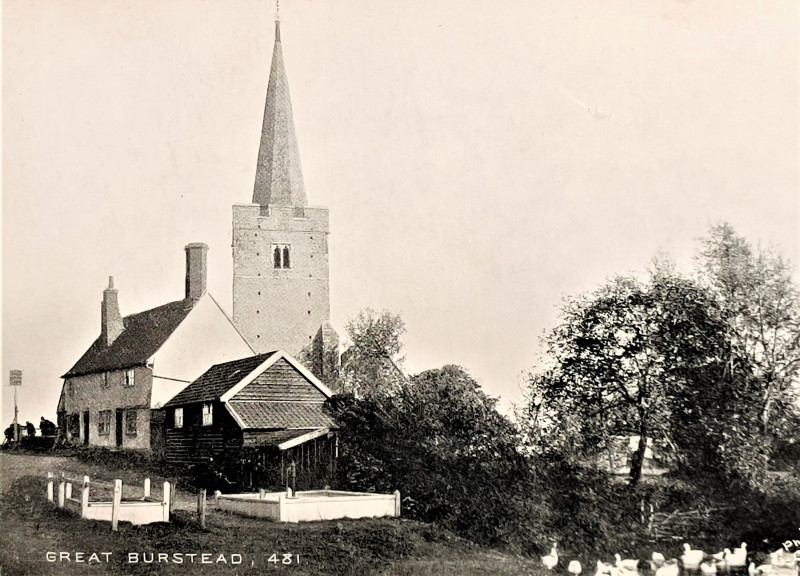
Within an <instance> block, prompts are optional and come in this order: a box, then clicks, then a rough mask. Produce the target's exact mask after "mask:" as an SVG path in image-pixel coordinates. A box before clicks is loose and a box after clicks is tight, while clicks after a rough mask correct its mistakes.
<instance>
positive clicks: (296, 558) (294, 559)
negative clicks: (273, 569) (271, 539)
mask: <svg viewBox="0 0 800 576" xmlns="http://www.w3.org/2000/svg"><path fill="white" fill-rule="evenodd" d="M281 556H282V558H278V555H277V554H273V555H272V556H270V557H269V559H268V560H267V562H272V563H273V564H300V554H291V553H284V554H282V555H281Z"/></svg>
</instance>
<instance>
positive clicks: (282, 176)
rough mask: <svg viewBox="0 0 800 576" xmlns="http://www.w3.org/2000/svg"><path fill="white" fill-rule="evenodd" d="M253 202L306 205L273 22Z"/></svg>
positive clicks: (277, 23) (278, 36)
mask: <svg viewBox="0 0 800 576" xmlns="http://www.w3.org/2000/svg"><path fill="white" fill-rule="evenodd" d="M253 203H254V204H261V205H262V206H266V205H267V204H283V205H290V206H305V205H306V204H307V200H306V191H305V186H304V185H303V172H302V169H301V168H300V152H299V150H298V148H297V136H296V135H295V131H294V121H293V120H292V101H291V98H290V97H289V83H288V81H287V80H286V71H285V70H284V68H283V52H282V51H281V23H280V20H275V46H274V48H273V49H272V67H271V68H270V72H269V85H268V86H267V102H266V105H265V106H264V123H263V124H262V126H261V144H260V146H259V148H258V166H257V167H256V181H255V186H254V188H253Z"/></svg>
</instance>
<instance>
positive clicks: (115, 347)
mask: <svg viewBox="0 0 800 576" xmlns="http://www.w3.org/2000/svg"><path fill="white" fill-rule="evenodd" d="M191 311H192V306H191V303H190V302H187V301H186V300H178V301H177V302H170V303H169V304H164V305H163V306H159V307H158V308H153V309H152V310H146V311H145V312H139V313H138V314H131V315H130V316H126V317H125V318H123V319H122V322H123V325H124V326H125V330H123V331H122V334H120V335H119V336H118V337H117V339H116V340H114V342H112V343H111V346H106V345H105V343H104V342H103V340H102V337H98V338H97V340H95V341H94V343H93V344H92V345H91V347H90V348H89V349H88V350H87V351H86V353H85V354H84V355H83V356H81V359H80V360H78V362H77V363H76V364H75V365H74V366H73V367H72V368H70V370H69V372H67V373H66V374H64V376H62V378H67V377H71V376H80V375H82V374H91V373H93V372H108V371H111V370H120V369H122V368H129V367H131V366H139V365H142V364H144V363H145V362H146V361H147V359H148V358H150V357H151V356H152V355H153V354H155V353H156V352H157V351H158V349H159V348H161V346H162V345H163V344H164V342H166V341H167V338H169V337H170V336H171V335H172V333H173V332H174V331H175V329H176V328H177V327H178V326H179V325H180V323H181V322H183V320H184V319H185V318H186V316H188V314H189V312H191Z"/></svg>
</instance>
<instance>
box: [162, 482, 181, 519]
mask: <svg viewBox="0 0 800 576" xmlns="http://www.w3.org/2000/svg"><path fill="white" fill-rule="evenodd" d="M166 484H167V483H166V482H165V483H164V485H166ZM177 492H178V481H177V480H176V481H175V482H170V483H169V513H170V514H172V513H173V512H174V511H175V497H176V496H177Z"/></svg>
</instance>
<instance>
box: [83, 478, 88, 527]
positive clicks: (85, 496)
mask: <svg viewBox="0 0 800 576" xmlns="http://www.w3.org/2000/svg"><path fill="white" fill-rule="evenodd" d="M88 514H89V477H88V476H84V477H83V489H82V490H81V518H86V516H87V515H88Z"/></svg>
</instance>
